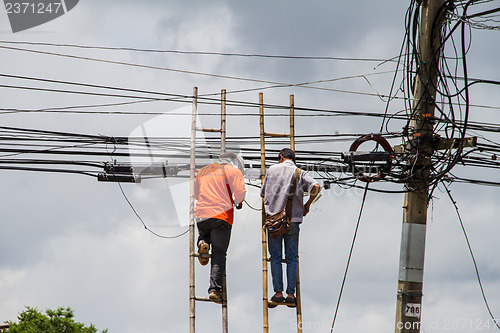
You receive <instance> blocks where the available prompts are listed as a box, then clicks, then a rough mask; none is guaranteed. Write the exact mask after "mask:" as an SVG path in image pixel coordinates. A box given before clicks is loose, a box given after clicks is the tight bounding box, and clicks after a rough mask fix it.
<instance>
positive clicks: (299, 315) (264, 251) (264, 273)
mask: <svg viewBox="0 0 500 333" xmlns="http://www.w3.org/2000/svg"><path fill="white" fill-rule="evenodd" d="M294 104H295V102H294V95H290V133H288V134H287V133H270V132H266V131H265V130H264V95H263V93H259V115H260V117H259V118H260V163H261V164H260V165H261V166H260V178H261V183H263V182H264V177H265V175H266V145H265V139H266V137H278V138H290V149H292V150H294V151H295V110H294ZM265 221H266V212H265V209H264V199H262V226H264V223H265ZM269 261H270V259H269V258H268V257H267V233H266V230H265V229H264V228H262V286H263V288H262V297H263V298H262V301H263V318H264V323H263V329H264V333H268V332H269V304H268V300H269V294H268V278H267V268H268V263H269ZM283 262H284V260H283ZM295 299H296V302H297V308H296V314H297V332H298V333H302V305H301V297H300V274H299V258H298V257H297V286H296V295H295Z"/></svg>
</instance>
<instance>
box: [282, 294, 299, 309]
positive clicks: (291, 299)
mask: <svg viewBox="0 0 500 333" xmlns="http://www.w3.org/2000/svg"><path fill="white" fill-rule="evenodd" d="M285 303H286V306H288V307H289V308H296V307H297V300H296V299H295V297H290V296H287V297H286V298H285Z"/></svg>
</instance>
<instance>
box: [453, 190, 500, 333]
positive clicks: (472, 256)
mask: <svg viewBox="0 0 500 333" xmlns="http://www.w3.org/2000/svg"><path fill="white" fill-rule="evenodd" d="M443 186H444V188H445V189H446V193H447V194H448V196H449V197H450V200H451V203H452V204H453V206H454V207H455V211H456V213H457V217H458V221H459V222H460V227H461V228H462V231H463V233H464V237H465V241H466V242H467V247H468V249H469V253H470V255H471V259H472V263H473V264H474V270H475V272H476V277H477V282H478V284H479V288H480V289H481V295H482V297H483V300H484V304H485V306H486V309H487V310H488V313H489V315H490V317H491V319H493V322H494V323H495V325H496V327H497V328H498V329H499V330H500V326H499V325H498V320H497V319H495V316H494V315H493V313H492V311H491V308H490V305H489V304H488V300H487V299H486V294H485V292H484V288H483V283H482V282H481V277H480V275H479V269H478V267H477V262H476V258H475V256H474V252H473V251H472V247H471V245H470V241H469V237H468V236H467V232H466V230H465V226H464V223H463V221H462V216H461V215H460V211H459V210H458V206H457V202H456V201H455V200H454V199H453V196H452V195H451V191H450V189H449V188H448V187H447V186H446V185H445V184H443Z"/></svg>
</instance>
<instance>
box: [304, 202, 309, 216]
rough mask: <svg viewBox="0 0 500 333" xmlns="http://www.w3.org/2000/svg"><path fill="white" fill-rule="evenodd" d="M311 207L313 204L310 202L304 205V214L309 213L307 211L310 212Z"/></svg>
mask: <svg viewBox="0 0 500 333" xmlns="http://www.w3.org/2000/svg"><path fill="white" fill-rule="evenodd" d="M310 207H311V204H310V203H309V202H307V203H306V204H305V205H304V216H306V215H307V213H309V208H310Z"/></svg>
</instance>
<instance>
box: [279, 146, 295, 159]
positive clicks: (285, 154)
mask: <svg viewBox="0 0 500 333" xmlns="http://www.w3.org/2000/svg"><path fill="white" fill-rule="evenodd" d="M279 156H283V157H284V158H287V159H289V160H292V161H293V162H294V163H295V152H294V151H293V150H291V149H290V148H283V149H281V150H280V155H279ZM279 156H278V158H279Z"/></svg>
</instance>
